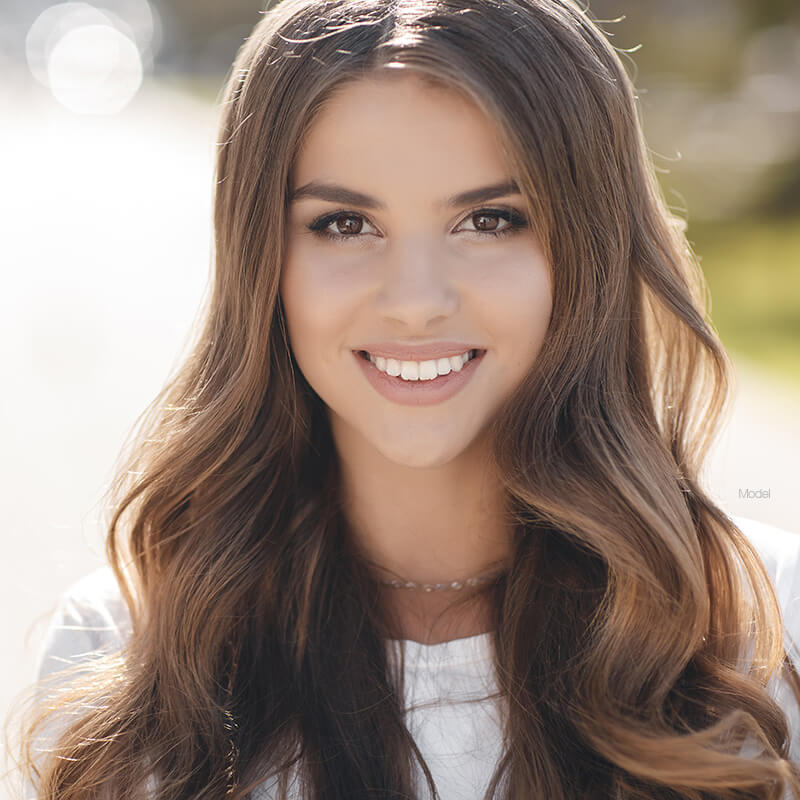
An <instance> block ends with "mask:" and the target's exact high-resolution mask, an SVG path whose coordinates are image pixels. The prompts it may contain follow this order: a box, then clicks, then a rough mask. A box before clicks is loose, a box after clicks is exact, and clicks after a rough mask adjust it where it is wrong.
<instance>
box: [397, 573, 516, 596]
mask: <svg viewBox="0 0 800 800" xmlns="http://www.w3.org/2000/svg"><path fill="white" fill-rule="evenodd" d="M501 574H502V572H494V573H492V574H491V575H483V576H481V577H478V578H467V579H466V580H463V581H448V582H446V583H417V582H416V581H401V580H397V579H393V580H381V583H382V584H383V585H384V586H391V587H392V588H393V589H421V590H422V591H423V592H437V591H443V590H448V589H450V590H455V589H463V588H464V587H465V586H477V585H479V584H481V583H489V582H490V581H493V580H494V579H495V578H496V577H497V576H498V575H501Z"/></svg>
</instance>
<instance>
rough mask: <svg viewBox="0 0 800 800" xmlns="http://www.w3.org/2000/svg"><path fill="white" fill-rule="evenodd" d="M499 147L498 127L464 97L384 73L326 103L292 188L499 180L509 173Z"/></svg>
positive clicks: (350, 84) (405, 75) (416, 77)
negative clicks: (372, 181) (371, 180)
mask: <svg viewBox="0 0 800 800" xmlns="http://www.w3.org/2000/svg"><path fill="white" fill-rule="evenodd" d="M501 140H502V130H501V128H500V126H499V125H498V124H497V123H496V122H495V121H494V120H493V119H491V118H490V117H488V116H487V115H486V114H485V113H484V112H483V110H482V109H481V108H480V107H479V106H478V105H476V104H475V103H474V102H473V101H472V100H471V98H469V97H468V96H467V95H466V93H465V92H463V91H459V90H456V89H454V88H451V87H447V86H444V85H438V84H433V83H431V82H430V81H429V80H427V79H426V78H425V77H424V76H422V75H420V74H419V73H414V72H413V71H411V70H409V71H406V70H385V71H383V72H376V73H373V74H371V75H369V76H366V77H363V78H359V79H357V80H350V81H347V82H346V83H344V84H343V85H342V86H340V87H337V89H336V90H335V91H334V92H333V93H332V94H331V95H330V96H329V97H328V98H327V99H326V101H325V103H324V104H323V105H322V107H321V109H320V111H319V112H318V114H317V116H316V118H315V119H314V120H313V121H312V123H311V125H310V127H309V129H308V131H307V133H306V136H305V137H304V140H303V143H302V145H301V147H300V149H299V151H298V154H297V158H296V160H295V168H294V170H293V174H294V180H293V182H294V184H295V185H298V184H300V183H304V182H306V181H310V180H325V179H329V180H339V179H344V178H346V177H348V176H361V177H364V178H368V177H369V176H373V177H375V178H378V177H383V178H391V177H396V178H402V176H403V175H406V176H407V178H408V179H409V180H414V179H416V180H419V179H420V178H421V177H425V178H426V179H427V180H426V182H427V181H430V180H436V179H437V178H441V179H442V180H447V181H448V182H452V181H453V178H454V177H455V174H456V173H459V172H460V173H462V174H463V175H464V178H463V179H462V180H461V181H457V182H459V183H464V182H465V181H466V182H469V180H470V179H473V180H477V181H480V180H483V179H486V180H488V181H491V180H496V179H497V178H498V177H501V176H504V175H506V174H508V171H509V170H508V164H507V163H506V161H505V158H504V155H503V149H502V144H501ZM400 182H401V183H402V182H403V181H402V180H401V181H400Z"/></svg>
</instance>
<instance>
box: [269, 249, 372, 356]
mask: <svg viewBox="0 0 800 800" xmlns="http://www.w3.org/2000/svg"><path fill="white" fill-rule="evenodd" d="M280 292H281V301H282V303H283V308H284V312H285V314H286V324H287V327H288V329H289V336H290V338H291V341H292V347H293V349H294V351H295V357H296V358H297V359H298V361H300V360H301V358H302V354H303V353H304V352H313V351H315V350H318V348H319V343H320V342H328V343H331V342H334V341H336V340H337V339H339V338H341V334H342V332H343V331H344V330H345V328H346V326H347V323H348V320H350V319H352V314H353V310H354V308H355V306H356V305H357V304H358V295H359V293H358V283H357V281H356V279H355V278H354V276H352V275H348V274H346V271H344V270H341V269H339V270H337V269H336V266H335V264H333V265H332V264H331V263H330V262H329V261H328V262H324V261H323V260H322V259H320V258H317V259H311V258H304V259H302V260H300V259H298V258H291V259H287V261H286V264H285V267H284V270H283V274H282V275H281V282H280Z"/></svg>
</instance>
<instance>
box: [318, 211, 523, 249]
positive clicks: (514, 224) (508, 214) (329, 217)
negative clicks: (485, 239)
mask: <svg viewBox="0 0 800 800" xmlns="http://www.w3.org/2000/svg"><path fill="white" fill-rule="evenodd" d="M478 215H482V216H487V217H500V218H502V219H504V220H506V222H509V223H510V225H508V226H507V227H506V228H503V229H502V230H499V231H467V233H474V234H477V235H478V236H491V237H492V238H494V239H500V238H502V237H504V236H509V235H510V234H512V233H516V232H517V231H519V230H521V229H522V228H526V227H527V226H528V220H527V219H526V217H525V216H524V215H523V214H520V213H519V211H517V210H516V209H513V208H479V209H478V210H477V211H473V212H471V213H470V214H468V215H467V216H466V217H465V218H464V219H465V220H467V219H470V218H472V217H475V216H478ZM342 217H360V218H361V219H366V217H364V215H363V214H359V213H357V212H355V211H335V212H334V213H332V214H325V215H324V216H322V217H317V219H315V220H314V221H313V222H311V223H310V224H309V225H308V229H309V230H310V231H312V232H313V233H314V234H315V235H316V236H320V237H322V238H324V239H329V240H331V241H334V242H336V243H338V244H343V243H344V242H346V241H347V240H350V239H353V240H358V239H363V238H364V236H362V235H361V234H359V233H352V234H344V233H333V232H332V231H329V230H327V228H328V226H329V225H330V224H331V223H332V222H334V221H335V220H337V219H340V218H342Z"/></svg>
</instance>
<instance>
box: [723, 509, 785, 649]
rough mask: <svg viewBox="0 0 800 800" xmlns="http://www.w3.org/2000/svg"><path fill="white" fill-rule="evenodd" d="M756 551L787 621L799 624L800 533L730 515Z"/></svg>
mask: <svg viewBox="0 0 800 800" xmlns="http://www.w3.org/2000/svg"><path fill="white" fill-rule="evenodd" d="M729 517H730V519H731V520H732V521H733V522H734V523H735V524H736V526H737V527H738V528H739V529H740V530H741V531H742V533H743V534H744V535H745V536H746V537H747V538H748V540H749V541H750V543H751V544H752V545H753V546H754V547H755V549H756V550H757V552H758V554H759V556H760V557H761V560H762V561H763V562H764V566H765V567H766V570H767V572H768V573H769V576H770V578H771V579H772V582H773V585H774V587H775V592H776V594H777V597H778V602H779V603H780V605H781V608H782V610H783V614H784V617H785V621H786V622H788V621H789V620H790V619H791V618H793V617H794V618H797V619H798V621H800V532H798V531H790V530H785V529H784V528H779V527H777V526H775V525H771V524H769V523H767V522H760V521H758V520H754V519H749V518H748V517H740V516H734V515H729ZM797 633H798V634H800V629H799V630H798V631H797Z"/></svg>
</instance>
